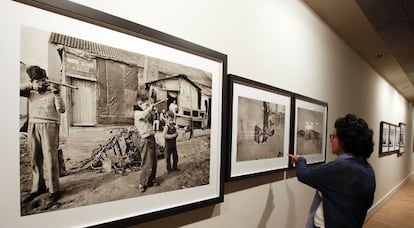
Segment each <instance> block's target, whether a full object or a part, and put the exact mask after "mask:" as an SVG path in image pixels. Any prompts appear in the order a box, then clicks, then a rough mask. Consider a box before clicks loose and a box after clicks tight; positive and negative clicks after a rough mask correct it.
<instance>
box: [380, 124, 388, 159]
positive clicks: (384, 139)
mask: <svg viewBox="0 0 414 228" xmlns="http://www.w3.org/2000/svg"><path fill="white" fill-rule="evenodd" d="M380 132H381V141H380V144H381V146H380V147H379V148H380V155H381V154H383V153H387V152H389V151H390V149H389V140H390V136H389V134H390V124H389V123H386V122H384V121H381V124H380Z"/></svg>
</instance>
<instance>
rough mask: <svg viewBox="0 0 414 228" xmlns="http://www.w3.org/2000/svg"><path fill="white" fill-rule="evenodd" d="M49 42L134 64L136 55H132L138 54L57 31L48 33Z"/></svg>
mask: <svg viewBox="0 0 414 228" xmlns="http://www.w3.org/2000/svg"><path fill="white" fill-rule="evenodd" d="M50 43H53V44H60V45H63V46H67V47H71V48H76V49H79V50H83V51H86V52H89V53H91V54H94V55H97V56H99V57H103V58H106V59H112V60H117V61H121V62H126V63H129V64H134V65H136V64H137V63H136V58H137V57H136V56H135V57H134V56H133V55H139V54H137V53H132V52H128V51H125V50H121V49H118V48H114V47H110V46H106V45H103V44H98V43H95V42H91V41H87V40H82V39H78V38H75V37H70V36H66V35H62V34H59V33H52V34H51V35H50Z"/></svg>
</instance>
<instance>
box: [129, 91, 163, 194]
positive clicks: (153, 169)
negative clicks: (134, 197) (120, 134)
mask: <svg viewBox="0 0 414 228" xmlns="http://www.w3.org/2000/svg"><path fill="white" fill-rule="evenodd" d="M153 108H154V105H153V104H150V103H149V100H148V97H147V96H146V95H139V97H138V101H137V106H136V110H135V111H134V125H135V127H136V128H137V130H138V132H139V136H140V142H139V150H140V151H141V154H142V155H141V157H142V163H141V171H140V178H139V189H140V190H141V192H145V191H146V189H147V188H148V187H151V186H154V185H157V184H158V183H157V182H156V181H155V179H156V174H157V157H156V145H155V137H154V135H155V131H154V128H153V126H152V124H151V120H152V116H151V111H152V110H153Z"/></svg>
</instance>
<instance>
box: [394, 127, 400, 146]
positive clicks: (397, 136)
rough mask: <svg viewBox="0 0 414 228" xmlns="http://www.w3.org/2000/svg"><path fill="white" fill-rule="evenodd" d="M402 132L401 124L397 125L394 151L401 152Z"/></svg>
mask: <svg viewBox="0 0 414 228" xmlns="http://www.w3.org/2000/svg"><path fill="white" fill-rule="evenodd" d="M400 134H401V128H400V126H399V125H395V141H394V142H395V143H394V151H395V152H398V153H400V141H399V140H400Z"/></svg>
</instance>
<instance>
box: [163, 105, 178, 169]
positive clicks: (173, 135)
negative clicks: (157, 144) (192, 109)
mask: <svg viewBox="0 0 414 228" xmlns="http://www.w3.org/2000/svg"><path fill="white" fill-rule="evenodd" d="M163 134H164V138H165V153H166V164H167V174H168V173H170V172H172V171H180V170H179V169H178V168H177V164H178V153H177V136H178V133H177V129H176V127H175V123H174V113H173V112H171V111H169V112H168V118H167V124H166V125H165V127H164V131H163ZM171 157H172V164H171Z"/></svg>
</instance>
